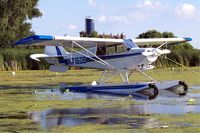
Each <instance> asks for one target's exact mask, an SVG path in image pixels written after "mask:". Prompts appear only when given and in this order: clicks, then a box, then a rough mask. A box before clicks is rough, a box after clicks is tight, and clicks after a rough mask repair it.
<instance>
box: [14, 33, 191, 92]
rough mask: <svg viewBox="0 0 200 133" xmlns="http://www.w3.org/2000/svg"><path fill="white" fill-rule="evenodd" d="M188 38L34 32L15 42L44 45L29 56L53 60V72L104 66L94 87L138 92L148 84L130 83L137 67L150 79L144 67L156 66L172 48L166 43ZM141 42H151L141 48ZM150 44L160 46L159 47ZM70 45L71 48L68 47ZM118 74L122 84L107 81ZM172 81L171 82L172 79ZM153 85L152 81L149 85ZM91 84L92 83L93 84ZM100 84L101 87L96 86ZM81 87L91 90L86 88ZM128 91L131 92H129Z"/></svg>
mask: <svg viewBox="0 0 200 133" xmlns="http://www.w3.org/2000/svg"><path fill="white" fill-rule="evenodd" d="M191 40H192V39H191V38H189V37H185V38H152V39H107V38H86V37H71V36H48V35H33V36H29V37H26V38H24V39H21V40H19V41H17V42H15V45H45V49H44V54H32V55H31V56H30V57H31V58H32V59H34V60H36V61H39V60H40V59H41V58H44V59H45V60H46V61H47V62H48V63H49V64H50V70H51V71H53V72H65V71H67V70H68V69H69V68H70V67H82V68H95V69H102V70H105V71H104V72H103V73H102V75H101V77H100V79H99V81H98V82H93V83H92V86H94V88H93V90H95V89H96V90H95V91H98V92H104V91H103V89H102V88H104V89H105V88H106V92H107V91H108V90H110V92H112V93H113V92H117V93H118V94H123V93H124V89H123V92H122V91H121V90H120V89H119V88H120V87H122V86H123V88H127V91H128V92H130V94H131V93H133V92H134V93H135V92H136V91H141V90H145V89H146V88H147V86H148V87H149V84H145V85H144V86H141V84H143V83H140V84H129V77H130V76H131V75H132V73H133V72H134V71H138V72H140V73H141V74H143V75H144V76H145V77H147V78H149V79H150V80H151V83H155V82H156V81H155V80H154V79H152V78H151V77H149V76H148V75H146V74H145V73H144V72H143V71H145V70H149V69H153V68H154V66H153V65H152V63H153V62H155V61H156V60H157V58H158V57H159V56H161V55H163V54H168V53H170V50H169V49H161V48H163V47H164V46H168V45H174V44H178V43H182V42H187V41H191ZM140 46H148V47H147V48H140ZM150 46H157V47H156V48H153V47H150ZM65 48H66V49H68V51H66V50H65ZM115 75H119V76H120V77H121V79H122V81H123V84H120V85H105V82H107V81H108V80H109V79H111V78H112V77H114V76H115ZM170 84H171V83H170ZM150 86H152V84H151V85H150ZM68 88H70V90H73V91H76V90H79V89H80V88H79V87H73V88H71V87H68ZM90 88H91V86H90ZM97 88H98V89H97ZM150 88H151V87H150ZM80 91H88V90H87V88H84V89H82V90H79V92H80ZM126 94H129V93H126Z"/></svg>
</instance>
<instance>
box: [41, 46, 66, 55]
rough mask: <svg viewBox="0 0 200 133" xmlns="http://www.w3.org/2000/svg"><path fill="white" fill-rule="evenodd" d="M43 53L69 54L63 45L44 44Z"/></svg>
mask: <svg viewBox="0 0 200 133" xmlns="http://www.w3.org/2000/svg"><path fill="white" fill-rule="evenodd" d="M44 53H45V54H47V55H60V56H64V57H66V56H69V54H70V53H69V52H67V51H66V50H65V49H64V47H63V46H45V49H44Z"/></svg>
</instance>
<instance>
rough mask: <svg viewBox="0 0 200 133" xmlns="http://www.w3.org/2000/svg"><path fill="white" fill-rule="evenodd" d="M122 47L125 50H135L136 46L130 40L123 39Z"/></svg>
mask: <svg viewBox="0 0 200 133" xmlns="http://www.w3.org/2000/svg"><path fill="white" fill-rule="evenodd" d="M124 45H125V47H126V48H127V50H128V51H129V50H131V49H132V48H137V47H138V46H137V44H135V43H134V42H133V41H132V40H131V39H124Z"/></svg>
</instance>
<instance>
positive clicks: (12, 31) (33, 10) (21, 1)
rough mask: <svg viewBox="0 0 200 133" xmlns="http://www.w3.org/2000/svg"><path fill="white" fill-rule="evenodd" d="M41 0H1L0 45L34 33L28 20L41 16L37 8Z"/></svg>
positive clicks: (6, 45)
mask: <svg viewBox="0 0 200 133" xmlns="http://www.w3.org/2000/svg"><path fill="white" fill-rule="evenodd" d="M38 1H39V0H1V1H0V47H10V46H11V44H12V43H13V42H14V41H16V40H18V39H21V38H23V37H25V36H28V35H31V34H33V32H32V31H30V30H31V24H30V23H29V22H27V20H31V19H33V18H36V17H40V16H41V15H42V13H41V12H40V11H39V9H38V8H37V3H38Z"/></svg>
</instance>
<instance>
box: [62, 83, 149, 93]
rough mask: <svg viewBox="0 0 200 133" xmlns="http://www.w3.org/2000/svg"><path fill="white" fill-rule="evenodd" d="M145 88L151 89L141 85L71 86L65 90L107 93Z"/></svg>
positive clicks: (146, 85)
mask: <svg viewBox="0 0 200 133" xmlns="http://www.w3.org/2000/svg"><path fill="white" fill-rule="evenodd" d="M143 87H149V85H148V84H140V85H119V86H69V87H65V89H69V90H70V91H76V92H93V91H100V90H101V91H106V90H119V89H121V90H126V89H132V90H134V89H138V88H143Z"/></svg>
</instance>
